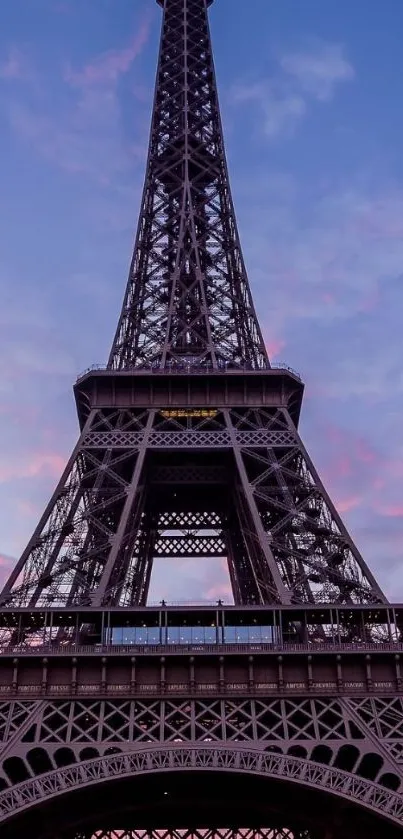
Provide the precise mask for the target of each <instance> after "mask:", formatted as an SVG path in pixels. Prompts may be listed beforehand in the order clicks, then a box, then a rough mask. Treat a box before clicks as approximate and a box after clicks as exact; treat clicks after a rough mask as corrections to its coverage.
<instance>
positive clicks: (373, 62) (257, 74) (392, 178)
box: [0, 0, 403, 600]
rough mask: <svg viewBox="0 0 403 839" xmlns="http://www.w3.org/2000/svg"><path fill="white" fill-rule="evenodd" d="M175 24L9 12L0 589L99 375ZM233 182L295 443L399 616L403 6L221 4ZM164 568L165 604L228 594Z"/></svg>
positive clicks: (135, 13)
mask: <svg viewBox="0 0 403 839" xmlns="http://www.w3.org/2000/svg"><path fill="white" fill-rule="evenodd" d="M160 20H161V10H160V9H159V7H158V6H157V4H156V3H155V2H154V0H3V2H2V3H1V7H0V183H1V198H0V301H1V305H0V319H1V333H0V335H1V339H0V341H1V352H0V424H1V425H0V433H1V450H2V451H1V458H0V552H1V554H2V558H1V563H0V571H2V573H3V575H4V574H5V573H6V571H7V569H8V568H9V567H10V566H11V563H12V558H13V557H16V556H17V555H18V554H19V552H21V550H22V549H23V547H24V545H25V543H26V541H27V539H28V538H29V535H30V533H31V531H32V530H33V528H34V526H35V524H36V521H37V519H38V517H39V515H40V513H41V512H42V509H43V506H44V504H45V502H46V500H47V499H48V497H49V495H50V493H51V491H52V488H53V486H54V484H55V482H56V480H57V478H58V476H59V475H60V472H61V469H62V467H63V465H64V463H65V461H66V458H67V456H68V454H69V452H70V450H71V448H72V446H73V444H74V442H75V439H76V436H77V423H76V416H75V409H74V403H73V397H72V391H71V385H72V383H73V381H74V379H75V376H76V375H77V373H79V372H80V371H82V370H83V369H85V368H86V367H87V366H89V365H90V364H91V363H93V362H105V360H106V358H107V355H108V350H109V345H110V342H111V340H112V336H113V334H114V329H115V325H116V319H117V316H118V311H119V308H120V305H121V300H122V296H123V290H124V286H125V283H126V277H127V270H128V264H129V260H130V252H131V248H132V243H133V236H134V230H135V226H136V222H137V214H138V209H139V198H140V190H141V187H142V180H143V172H144V164H145V154H146V146H147V136H148V127H149V119H150V108H151V100H152V89H153V84H154V75H155V66H156V58H157V48H158V38H159V26H160ZM210 20H211V29H212V36H213V45H214V51H215V60H216V69H217V77H218V84H219V93H220V101H221V106H222V114H223V122H224V130H225V137H226V146H227V152H228V159H229V166H230V175H231V181H232V187H233V193H234V199H235V205H236V210H237V215H238V221H239V227H240V233H241V238H242V243H243V249H244V254H245V259H246V263H247V267H248V272H249V278H250V282H251V286H252V291H253V294H254V298H255V301H256V304H257V309H258V313H259V317H260V321H261V324H262V327H263V330H264V334H265V338H266V340H267V345H268V348H269V350H270V352H271V354H272V357H273V359H274V360H275V361H284V362H286V363H288V364H290V365H291V366H292V367H294V368H295V369H297V370H298V371H299V372H300V373H301V374H302V376H303V378H304V381H305V382H306V386H307V387H306V395H305V403H304V409H303V415H302V422H301V433H302V436H303V439H304V441H305V442H306V444H307V446H308V448H309V451H310V454H311V456H312V457H313V459H314V461H315V464H316V466H317V467H318V469H319V471H320V473H321V475H322V477H323V478H324V480H325V483H326V486H327V488H328V490H329V491H330V493H331V495H332V497H333V499H334V501H335V502H336V503H337V505H338V508H339V510H340V511H341V512H342V514H343V516H344V518H345V520H346V523H347V525H348V527H349V528H350V530H351V532H352V535H353V536H354V538H355V539H356V542H357V544H358V547H359V548H360V550H361V551H362V553H363V554H364V557H365V558H366V560H367V562H368V563H369V564H370V566H371V568H372V570H374V571H375V573H376V574H377V576H378V578H379V581H380V583H381V585H382V586H383V587H384V589H385V590H386V592H387V594H388V595H389V596H390V597H391V598H393V599H395V600H396V599H399V598H400V599H401V600H403V563H402V560H403V491H402V485H403V433H402V411H403V372H402V360H403V359H402V356H403V339H402V324H403V158H402V153H401V149H402V140H403V137H402V134H403V111H402V106H401V101H402V96H401V79H402V78H403V52H402V50H401V32H402V28H403V4H402V3H401V0H385V1H384V2H383V3H382V4H380V3H379V0H354V3H351V0H338V2H337V3H334V2H330V0H252V2H249V3H245V2H241V0H215V3H214V4H213V6H212V7H211V10H210ZM175 567H176V568H177V572H178V573H177V574H175V577H174V578H173V576H172V567H169V566H168V564H167V565H166V566H165V568H164V569H158V570H157V572H156V575H155V580H154V581H153V590H152V594H153V596H154V597H155V598H156V599H158V598H159V597H160V596H163V595H165V596H166V597H168V598H170V599H182V598H183V599H191V598H192V597H193V596H194V595H195V594H196V593H198V595H200V593H201V592H202V593H203V595H205V596H206V597H211V598H214V597H215V596H216V595H217V594H221V595H224V596H225V594H226V586H227V583H226V579H225V575H224V572H223V569H222V567H221V566H219V567H217V568H216V567H213V565H212V564H202V563H201V564H200V565H199V566H197V567H195V566H194V565H192V566H189V565H186V564H185V563H181V564H180V565H179V564H177V565H176V566H175Z"/></svg>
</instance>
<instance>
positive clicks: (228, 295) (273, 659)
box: [0, 0, 403, 839]
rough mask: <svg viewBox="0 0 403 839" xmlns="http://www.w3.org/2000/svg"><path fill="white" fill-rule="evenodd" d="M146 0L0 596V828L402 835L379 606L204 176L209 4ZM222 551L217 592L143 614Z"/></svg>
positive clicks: (208, 837)
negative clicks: (47, 476)
mask: <svg viewBox="0 0 403 839" xmlns="http://www.w3.org/2000/svg"><path fill="white" fill-rule="evenodd" d="M158 2H159V5H160V6H162V9H163V23H162V34H161V46H160V53H159V62H158V70H157V81H156V89H155V98H154V107H153V115H152V126H151V134H150V144H149V153H148V159H147V168H146V178H145V186H144V192H143V197H142V202H141V210H140V220H139V224H138V230H137V238H136V242H135V247H134V255H133V259H132V263H131V267H130V273H129V279H128V284H127V288H126V292H125V296H124V302H123V308H122V312H121V315H120V318H119V322H118V327H117V330H116V335H115V339H114V341H113V345H112V350H111V353H110V357H109V362H108V364H107V366H106V368H105V369H91V370H89V371H87V372H86V373H85V374H83V375H82V376H81V377H80V378H79V379H78V381H77V382H76V384H75V387H74V393H75V399H76V404H77V411H78V418H79V425H80V436H79V440H78V443H77V445H76V447H75V449H74V451H73V453H72V455H71V458H70V460H69V462H68V464H67V466H66V468H65V471H64V473H63V475H62V477H61V479H60V481H59V484H58V486H57V488H56V490H55V492H54V494H53V496H52V498H51V500H50V502H49V504H48V506H47V507H46V510H45V512H44V514H43V516H42V518H41V520H40V522H39V524H38V526H37V528H36V530H35V532H34V534H33V536H32V538H31V540H30V542H29V544H28V546H27V548H26V550H25V551H24V553H23V555H22V557H21V559H20V561H19V562H18V563H17V564H16V567H15V569H14V571H13V572H12V573H11V575H10V578H9V580H8V581H7V583H6V585H5V586H4V589H3V591H2V594H1V608H0V656H1V668H0V824H1V836H2V839H16V837H22V836H27V837H29V839H40V837H41V839H355V837H365V839H375V837H381V836H382V837H388V839H395V837H398V836H399V837H401V836H402V835H403V791H402V775H403V772H402V764H403V706H402V665H401V655H402V652H403V648H402V636H401V627H402V622H403V606H392V605H391V604H389V603H388V601H387V600H386V598H385V596H384V594H383V593H382V591H381V589H380V588H379V585H378V584H377V582H376V580H375V579H374V577H373V575H372V574H371V572H370V570H369V569H368V567H367V566H366V564H365V562H364V560H363V558H362V557H361V555H360V554H359V552H358V550H357V548H356V546H355V545H354V543H353V541H352V539H351V537H350V536H349V534H348V532H347V530H346V528H345V526H344V524H343V522H342V521H341V519H340V516H339V515H338V513H337V511H336V510H335V508H334V506H333V504H332V502H331V500H330V498H329V496H328V494H327V492H326V490H325V488H324V486H323V484H322V482H321V480H320V478H319V476H318V474H317V472H316V470H315V468H314V465H313V463H312V461H311V460H310V458H309V455H308V453H307V452H306V450H305V448H304V446H303V443H302V442H301V439H300V437H299V435H298V431H297V428H298V420H299V415H300V409H301V403H302V396H303V383H302V381H301V379H300V378H299V376H298V375H297V374H296V373H295V372H294V371H293V370H291V369H289V368H285V367H274V366H273V365H271V364H270V362H269V359H268V356H267V352H266V349H265V345H264V342H263V339H262V334H261V330H260V327H259V323H258V320H257V317H256V313H255V309H254V306H253V302H252V298H251V293H250V289H249V284H248V279H247V275H246V271H245V266H244V262H243V258H242V253H241V248H240V243H239V238H238V232H237V226H236V221H235V215H234V209H233V204H232V199H231V192H230V186H229V181H228V173H227V165H226V160H225V153H224V145H223V135H222V128H221V121H220V112H219V105H218V99H217V91H216V83H215V74H214V65H213V58H212V51H211V42H210V34H209V27H208V11H207V10H208V6H209V5H210V4H211V2H212V0H158ZM185 557H191V558H193V559H195V558H197V559H199V560H200V562H203V561H205V560H206V559H207V558H209V557H210V558H213V557H214V558H217V557H221V558H224V559H226V561H227V563H228V569H229V576H230V580H231V585H232V591H233V600H234V604H233V605H231V606H230V605H224V604H223V603H221V602H220V601H218V603H215V604H213V605H211V604H210V605H209V604H204V605H193V606H184V605H182V606H174V605H169V604H166V603H165V602H164V601H162V602H161V604H160V605H159V606H158V607H154V606H151V605H147V602H148V590H149V584H150V575H151V571H152V567H153V561H154V560H155V559H157V558H158V559H161V560H162V559H164V558H171V559H174V558H176V559H181V558H185Z"/></svg>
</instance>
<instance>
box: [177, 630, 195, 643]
mask: <svg viewBox="0 0 403 839" xmlns="http://www.w3.org/2000/svg"><path fill="white" fill-rule="evenodd" d="M179 643H180V644H191V643H192V629H191V627H190V626H181V627H180V628H179Z"/></svg>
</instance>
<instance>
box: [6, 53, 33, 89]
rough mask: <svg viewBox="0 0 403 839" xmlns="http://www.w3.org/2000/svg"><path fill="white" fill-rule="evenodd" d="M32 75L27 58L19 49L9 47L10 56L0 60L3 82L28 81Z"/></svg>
mask: <svg viewBox="0 0 403 839" xmlns="http://www.w3.org/2000/svg"><path fill="white" fill-rule="evenodd" d="M31 73H32V69H31V67H30V63H29V61H28V58H27V56H26V55H25V54H24V52H23V51H22V50H21V49H19V48H17V47H14V46H13V47H9V49H8V54H7V55H6V56H5V57H2V58H0V79H3V81H26V80H27V79H29V78H30V76H31Z"/></svg>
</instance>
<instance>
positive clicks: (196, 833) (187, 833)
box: [75, 827, 310, 839]
mask: <svg viewBox="0 0 403 839" xmlns="http://www.w3.org/2000/svg"><path fill="white" fill-rule="evenodd" d="M75 839H310V834H309V833H308V831H307V830H303V831H300V830H297V831H294V830H290V829H289V828H287V827H285V828H283V829H281V828H280V829H278V828H275V829H272V828H263V827H261V828H258V829H250V828H239V829H238V830H234V829H233V828H217V827H212V828H199V829H198V830H195V829H192V830H187V829H186V828H182V829H177V830H172V829H171V830H162V829H159V830H107V831H105V830H96V831H95V833H90V834H89V833H88V834H86V833H77V834H76V837H75Z"/></svg>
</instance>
